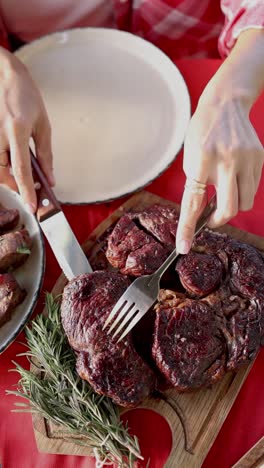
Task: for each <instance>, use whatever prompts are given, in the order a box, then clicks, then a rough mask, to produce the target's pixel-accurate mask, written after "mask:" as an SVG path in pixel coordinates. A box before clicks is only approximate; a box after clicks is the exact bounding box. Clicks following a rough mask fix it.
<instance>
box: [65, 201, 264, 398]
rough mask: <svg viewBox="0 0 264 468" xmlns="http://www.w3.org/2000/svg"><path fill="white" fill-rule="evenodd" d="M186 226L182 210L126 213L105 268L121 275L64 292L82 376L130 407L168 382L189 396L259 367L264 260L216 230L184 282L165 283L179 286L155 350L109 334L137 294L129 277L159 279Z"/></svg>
mask: <svg viewBox="0 0 264 468" xmlns="http://www.w3.org/2000/svg"><path fill="white" fill-rule="evenodd" d="M177 222H178V215H177V212H176V210H175V209H174V208H171V207H168V206H166V207H164V206H159V205H153V206H151V207H149V208H147V209H145V210H143V211H142V212H139V211H138V212H129V213H126V214H124V215H123V216H122V217H121V218H120V220H119V221H118V222H117V224H116V225H115V227H114V228H113V229H112V230H111V232H110V233H108V240H107V248H106V249H104V251H105V252H106V258H107V260H108V261H109V263H110V264H111V267H110V265H108V266H107V265H106V266H105V267H104V268H116V269H118V270H119V271H120V273H115V272H110V271H97V272H94V273H93V274H89V275H82V276H80V277H79V278H76V279H75V280H73V281H71V282H70V283H69V284H68V286H66V288H65V290H64V293H63V300H62V308H61V314H62V324H63V327H64V330H65V332H66V334H67V336H68V339H69V343H70V344H71V346H72V347H73V348H74V349H75V351H76V355H77V362H76V368H77V372H78V373H79V375H80V376H81V377H82V378H84V379H86V380H87V381H88V382H90V384H91V386H92V387H93V388H94V390H95V391H96V392H98V393H101V394H104V395H107V396H109V397H111V398H112V399H113V400H114V401H115V402H116V403H118V404H120V405H122V406H128V407H133V406H136V405H137V404H138V403H140V402H141V401H142V400H144V398H145V397H146V396H147V395H149V394H150V393H151V391H152V389H153V388H154V386H156V385H157V380H156V378H157V379H158V383H159V382H160V375H162V376H164V379H166V384H167V383H168V384H169V385H173V386H174V387H175V388H176V389H178V390H179V391H187V390H191V389H198V388H201V387H208V386H210V385H211V384H213V383H215V382H217V381H218V380H219V379H221V378H222V377H223V376H224V375H225V373H226V372H227V371H230V370H237V369H239V368H240V366H242V365H243V364H245V363H248V362H250V361H251V360H253V359H254V357H255V356H256V354H257V352H258V350H259V347H260V345H261V344H264V257H263V255H261V254H260V252H258V251H257V250H256V249H255V248H254V247H252V246H249V245H247V244H243V243H242V242H239V241H237V240H234V239H232V238H231V237H229V236H227V235H226V234H219V233H214V232H212V231H210V230H208V229H205V230H203V231H202V232H201V233H200V234H199V235H198V236H197V237H196V238H195V240H194V242H193V247H192V251H191V252H190V253H189V254H188V255H186V256H184V257H180V258H179V260H178V261H177V264H176V271H177V274H176V273H175V270H172V271H170V272H167V273H168V277H167V278H163V285H166V284H167V282H168V284H169V286H167V289H161V291H160V295H159V299H158V303H157V305H156V306H155V307H154V309H153V310H152V313H151V317H152V319H153V320H152V325H151V327H152V328H151V331H150V332H149V333H148V334H145V333H143V335H144V337H145V338H146V340H148V341H149V343H148V346H145V348H144V347H142V346H139V345H138V343H137V340H136V339H135V335H136V333H137V332H138V331H139V332H140V328H138V329H137V327H136V328H135V329H134V330H133V333H134V337H133V334H130V335H129V336H128V337H127V339H126V340H125V341H122V342H121V343H119V344H117V343H116V342H113V341H112V340H111V338H109V337H108V336H107V335H106V333H105V332H103V331H102V327H103V324H104V321H105V318H106V317H107V315H108V314H109V312H110V310H111V309H112V307H113V305H114V304H115V302H116V301H117V299H118V298H119V297H120V296H121V295H122V293H123V292H124V290H125V289H126V287H127V286H128V285H129V279H128V277H127V276H124V275H130V276H140V275H142V274H149V273H152V272H153V271H155V270H156V269H157V268H158V267H159V266H160V264H161V263H162V262H163V261H164V260H165V258H166V257H167V256H168V254H169V253H170V251H171V250H172V249H173V248H174V245H175V233H176V228H177ZM171 274H172V276H171ZM171 284H172V285H173V287H172V286H171ZM171 289H173V290H171ZM141 331H142V330H141ZM140 333H141V332H140ZM140 333H139V335H140ZM140 336H142V333H141V335H140ZM133 339H134V342H133ZM134 343H135V346H136V349H137V352H136V350H135V347H134ZM140 356H144V359H142V357H140ZM146 357H147V359H146ZM146 362H148V363H149V366H150V367H151V369H150V367H149V366H148V365H147V364H146ZM155 374H156V376H155Z"/></svg>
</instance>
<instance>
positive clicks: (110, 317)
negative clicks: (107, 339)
mask: <svg viewBox="0 0 264 468" xmlns="http://www.w3.org/2000/svg"><path fill="white" fill-rule="evenodd" d="M126 303H127V301H124V300H123V299H122V297H120V299H118V301H117V303H116V305H115V306H114V307H113V309H112V310H111V313H110V314H109V315H108V317H107V319H106V321H105V323H104V326H103V330H105V328H106V327H107V325H109V323H110V322H111V320H113V318H114V316H115V315H116V314H117V312H119V310H121V309H122V308H123V307H124V305H125V304H126Z"/></svg>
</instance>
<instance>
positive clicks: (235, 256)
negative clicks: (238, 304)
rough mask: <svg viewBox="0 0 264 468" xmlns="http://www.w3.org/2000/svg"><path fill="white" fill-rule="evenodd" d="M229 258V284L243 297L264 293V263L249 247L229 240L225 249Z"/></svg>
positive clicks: (254, 250)
mask: <svg viewBox="0 0 264 468" xmlns="http://www.w3.org/2000/svg"><path fill="white" fill-rule="evenodd" d="M226 251H227V254H228V256H229V258H230V270H229V271H230V284H231V287H232V288H233V290H234V291H236V292H238V293H240V294H241V295H242V296H244V297H248V298H250V297H255V296H257V295H258V294H260V293H261V294H263V293H264V262H263V257H262V255H261V254H260V253H259V252H258V251H257V250H256V249H255V248H254V247H252V246H251V245H248V244H243V243H241V242H238V241H236V240H233V239H230V241H229V242H228V245H227V248H226Z"/></svg>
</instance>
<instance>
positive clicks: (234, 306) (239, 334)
mask: <svg viewBox="0 0 264 468" xmlns="http://www.w3.org/2000/svg"><path fill="white" fill-rule="evenodd" d="M203 301H204V302H205V303H206V304H208V305H210V307H211V308H212V310H213V311H214V313H215V314H216V315H217V316H218V319H219V320H220V322H219V323H220V329H221V331H222V333H223V335H224V337H225V340H226V345H227V353H226V364H225V366H226V370H227V371H229V370H238V369H239V368H240V367H241V366H242V365H243V364H245V363H247V362H250V361H252V360H253V359H254V358H255V356H256V354H257V352H258V350H259V347H260V345H261V336H262V332H263V330H262V328H261V326H262V321H263V318H262V316H263V313H262V312H261V310H260V308H259V307H258V305H257V303H256V302H255V301H254V300H248V299H246V298H242V297H240V296H238V295H235V294H233V293H232V291H231V289H230V287H229V285H228V284H224V285H222V286H221V287H220V288H219V290H217V291H215V292H214V293H212V294H210V295H209V296H207V297H206V298H204V299H203ZM263 310H264V309H263ZM263 325H264V322H263Z"/></svg>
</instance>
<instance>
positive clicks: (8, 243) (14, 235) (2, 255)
mask: <svg viewBox="0 0 264 468" xmlns="http://www.w3.org/2000/svg"><path fill="white" fill-rule="evenodd" d="M31 246H32V240H31V238H30V236H29V233H28V231H27V230H26V229H21V230H20V231H14V232H9V233H7V234H3V235H2V236H0V272H1V273H3V272H6V271H9V270H10V269H12V270H13V269H15V268H17V267H19V266H21V265H22V264H23V263H24V262H25V261H26V260H27V258H28V254H27V253H23V252H19V249H29V250H30V249H31Z"/></svg>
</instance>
